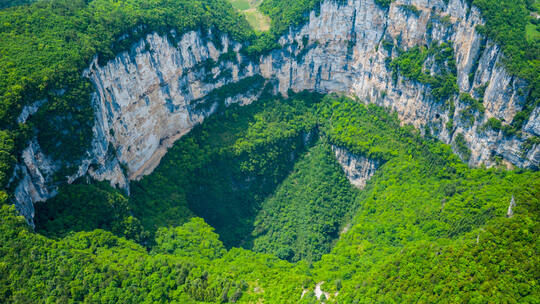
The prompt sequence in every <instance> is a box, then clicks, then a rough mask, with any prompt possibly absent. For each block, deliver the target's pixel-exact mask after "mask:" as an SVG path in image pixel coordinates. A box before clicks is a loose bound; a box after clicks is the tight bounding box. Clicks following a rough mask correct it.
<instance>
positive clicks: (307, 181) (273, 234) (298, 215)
mask: <svg viewBox="0 0 540 304" xmlns="http://www.w3.org/2000/svg"><path fill="white" fill-rule="evenodd" d="M355 195H356V191H354V190H353V189H352V186H351V185H350V183H349V181H348V180H347V179H346V177H345V176H344V174H343V172H342V171H341V168H340V167H339V164H338V163H337V162H336V160H335V156H334V155H333V152H332V150H331V149H330V147H329V145H328V143H324V142H321V143H319V144H317V145H315V146H314V147H313V148H311V149H309V150H308V152H307V153H306V154H305V155H304V156H303V157H302V158H301V159H300V160H299V161H298V162H297V163H296V165H295V167H294V169H293V172H291V174H290V175H289V176H288V177H287V178H286V179H285V180H284V181H283V183H282V184H281V185H280V186H279V187H278V188H277V189H276V191H275V193H274V194H273V195H272V196H271V197H269V198H268V199H267V200H265V201H264V202H263V204H262V205H261V207H260V208H261V211H260V212H259V213H258V215H257V218H256V219H255V222H254V224H253V226H254V228H253V232H252V234H253V236H254V240H253V250H254V251H257V252H267V253H273V254H275V255H276V256H278V257H279V258H281V259H286V260H289V261H294V262H296V261H299V260H307V261H313V260H318V259H320V257H321V255H322V254H324V253H327V252H329V251H330V249H331V247H332V245H333V243H334V240H335V239H337V237H338V235H339V232H340V230H341V229H342V228H343V226H344V225H345V224H346V223H347V220H349V219H350V216H351V214H352V212H353V211H355V209H356V207H357V205H356V200H355Z"/></svg>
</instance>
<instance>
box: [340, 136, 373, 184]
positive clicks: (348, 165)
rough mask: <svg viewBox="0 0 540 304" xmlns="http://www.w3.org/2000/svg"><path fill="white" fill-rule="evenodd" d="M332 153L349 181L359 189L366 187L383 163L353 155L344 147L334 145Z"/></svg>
mask: <svg viewBox="0 0 540 304" xmlns="http://www.w3.org/2000/svg"><path fill="white" fill-rule="evenodd" d="M332 151H334V154H335V155H336V159H337V161H338V163H339V164H340V165H341V167H342V168H343V171H344V172H345V176H347V179H348V180H349V181H350V182H351V184H352V185H353V186H355V187H357V188H359V189H364V188H365V187H366V183H367V182H368V181H369V180H370V179H371V178H372V177H373V175H374V174H375V171H376V170H377V168H379V167H380V166H381V162H380V161H378V160H373V159H369V158H367V157H364V156H362V155H356V154H352V153H351V152H349V151H347V149H344V148H342V147H338V146H335V145H332Z"/></svg>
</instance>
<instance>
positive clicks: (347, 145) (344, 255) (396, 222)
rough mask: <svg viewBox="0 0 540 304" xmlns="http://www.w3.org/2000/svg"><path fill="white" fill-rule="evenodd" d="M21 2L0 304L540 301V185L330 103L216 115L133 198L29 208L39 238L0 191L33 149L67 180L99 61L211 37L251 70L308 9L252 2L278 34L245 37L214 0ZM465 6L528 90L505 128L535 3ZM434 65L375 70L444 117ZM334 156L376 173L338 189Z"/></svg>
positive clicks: (407, 56)
mask: <svg viewBox="0 0 540 304" xmlns="http://www.w3.org/2000/svg"><path fill="white" fill-rule="evenodd" d="M338 1H341V0H338ZM19 2H20V1H8V2H0V8H3V7H4V6H7V5H4V3H8V4H9V6H11V5H14V6H13V7H8V8H5V9H2V10H1V11H0V35H1V37H2V38H1V39H0V128H1V130H0V186H1V187H2V189H3V190H2V191H1V192H0V303H321V302H324V303H411V302H415V303H416V302H419V303H539V302H540V288H539V286H538V284H539V282H540V275H539V273H540V266H539V265H540V252H539V251H540V241H539V240H540V238H539V237H538V235H539V233H540V224H539V223H540V222H539V220H540V219H539V215H540V210H539V206H540V172H538V171H531V170H522V169H515V170H507V168H503V167H502V165H501V167H494V168H490V169H487V168H469V167H467V166H466V165H465V164H464V163H463V162H462V161H461V160H460V158H459V157H458V156H457V155H455V154H453V153H452V149H451V148H450V146H448V145H445V144H442V143H441V142H439V141H438V140H436V139H435V138H433V137H431V136H430V134H429V132H426V133H425V134H421V133H423V132H420V131H419V130H417V129H415V128H414V127H412V126H408V125H402V123H401V122H400V121H399V120H398V118H397V114H395V113H389V112H388V110H387V109H384V108H382V107H378V106H375V105H366V104H365V103H364V102H363V101H361V100H353V99H351V98H347V97H342V96H338V95H328V96H321V95H317V94H311V93H300V94H293V93H292V92H291V93H290V98H287V99H286V98H282V97H276V96H272V95H270V94H267V93H268V92H267V91H264V92H263V94H262V95H261V96H262V97H261V98H260V99H259V100H257V101H255V102H253V103H252V104H250V105H246V106H238V105H233V106H230V107H228V108H225V107H220V108H219V110H218V111H217V113H215V115H214V116H212V117H210V118H208V119H206V120H205V122H204V123H203V124H201V125H198V126H196V127H195V128H194V129H193V130H192V131H191V132H190V133H189V134H187V135H185V136H184V137H182V138H181V139H180V140H178V141H177V142H176V143H175V144H174V145H173V147H171V148H170V149H169V150H168V153H167V155H166V156H165V157H164V158H163V159H162V160H161V163H160V165H159V166H158V167H157V168H156V169H155V170H154V172H153V173H152V174H150V175H148V176H145V177H144V178H142V179H141V180H138V181H133V182H131V184H130V190H131V192H130V194H129V195H127V193H124V192H123V191H121V190H118V189H114V188H112V187H110V186H109V185H107V184H106V183H98V182H96V181H92V180H90V179H89V178H86V177H84V178H81V179H79V180H77V181H75V182H74V183H73V184H71V185H63V186H61V187H60V188H59V193H58V195H57V196H56V197H54V198H52V199H50V200H49V201H47V202H44V203H38V204H36V217H35V224H36V227H35V230H34V229H32V228H31V227H29V226H28V225H27V223H26V222H25V219H24V218H23V217H21V216H18V213H17V211H16V210H15V208H14V207H13V206H12V205H11V198H10V197H9V195H11V194H12V192H13V189H6V188H5V187H6V185H7V184H8V181H9V180H10V177H11V174H12V172H13V164H14V163H15V162H17V161H18V158H20V152H21V150H22V149H23V148H24V147H25V146H26V144H27V142H28V140H30V138H32V137H33V136H37V138H38V141H39V142H40V145H41V146H42V148H43V149H44V151H45V152H46V153H48V154H49V155H51V156H52V157H53V158H55V159H59V160H62V161H64V162H66V163H67V165H66V167H67V168H68V169H73V168H74V167H73V165H75V164H76V163H77V161H78V160H80V156H81V155H83V154H84V153H85V151H86V149H87V147H88V146H89V145H90V141H89V138H91V135H90V134H91V133H90V131H91V128H92V125H93V121H94V118H93V110H92V108H91V105H90V94H91V92H92V90H93V88H92V86H91V84H90V83H89V82H88V81H87V80H84V78H82V77H81V72H82V69H84V68H85V67H87V65H88V64H89V62H90V61H91V60H92V58H93V57H94V56H98V60H101V61H103V60H106V59H109V58H112V57H113V56H115V55H116V54H117V53H118V52H119V51H121V50H126V49H127V48H129V47H130V46H131V45H132V43H133V42H134V41H136V40H138V39H140V38H141V37H142V36H143V35H145V34H146V33H148V32H150V31H157V32H159V33H161V34H164V35H172V34H171V33H170V30H171V29H175V30H176V31H177V32H178V33H182V32H185V31H188V30H201V31H202V32H203V33H204V35H208V37H206V38H208V39H213V38H216V37H214V36H213V34H207V33H208V30H209V29H211V30H214V29H217V30H218V31H220V32H224V33H227V34H229V35H230V36H231V37H233V38H234V39H236V40H239V41H242V42H245V45H246V48H245V49H244V50H243V51H244V52H245V53H247V54H248V55H252V57H253V56H255V55H257V54H260V52H264V51H268V50H271V49H273V48H275V47H277V44H276V41H277V38H278V37H280V36H281V35H282V34H283V33H285V32H286V31H287V30H288V29H289V28H290V26H293V27H295V26H299V25H301V24H302V23H303V22H305V21H306V18H307V16H308V15H307V13H308V12H309V11H311V10H313V9H317V6H318V5H319V4H320V2H321V1H320V0H302V1H290V0H289V1H285V0H264V1H263V2H262V4H261V5H260V11H261V12H263V13H265V14H267V15H268V16H269V17H270V18H271V20H272V25H271V29H270V30H269V31H266V32H258V33H255V32H254V31H253V30H252V29H251V28H250V27H249V25H248V23H247V22H246V20H245V19H244V18H242V17H241V16H239V15H237V14H236V13H235V10H234V8H233V6H231V5H230V3H228V2H227V1H226V0H200V1H192V0H151V1H148V0H92V1H86V0H72V1H67V0H40V1H38V2H37V3H34V4H32V5H30V6H26V5H22V6H18V4H20V3H19ZM391 2H392V1H391V0H376V3H377V4H378V5H380V6H381V7H382V8H386V7H388V6H389V5H390V3H391ZM469 3H472V4H474V5H476V6H477V7H478V8H480V9H481V11H482V14H483V16H484V18H485V20H486V25H485V27H480V28H479V30H480V31H481V32H482V33H484V34H485V35H486V37H488V38H490V39H492V40H494V41H496V42H497V43H499V44H500V45H501V47H502V48H503V50H504V52H505V54H506V55H507V58H506V59H507V60H506V61H505V65H506V67H507V68H508V69H509V71H510V72H511V73H513V74H515V75H517V76H520V77H523V78H525V79H526V80H528V81H529V82H530V84H531V86H532V89H533V90H532V93H531V95H530V96H529V97H528V101H527V106H526V107H525V109H524V111H523V112H521V113H518V114H517V115H516V118H515V119H514V122H513V124H512V125H510V126H507V128H514V129H515V130H518V129H519V128H520V127H521V125H520V124H523V122H524V121H525V117H527V116H528V115H529V114H530V111H532V109H533V106H535V105H536V104H537V103H538V101H537V100H538V94H539V93H538V87H539V85H538V79H539V78H538V77H539V75H538V74H539V73H538V70H539V66H538V64H539V62H540V61H539V58H538V56H539V52H538V50H539V48H538V43H539V41H538V40H537V39H534V37H533V38H531V37H532V36H531V34H530V28H531V24H532V25H536V24H537V20H536V19H534V20H533V19H532V18H533V17H531V16H532V15H531V12H534V11H536V12H537V11H538V1H530V0H502V1H496V0H472V1H469ZM244 4H245V2H244ZM235 5H238V3H236V4H235ZM237 8H238V7H237ZM534 18H536V17H534ZM535 22H536V23H535ZM527 30H529V32H527ZM126 33H127V36H123V34H126ZM172 40H173V39H172ZM444 47H445V48H447V46H446V45H445V46H444ZM429 52H437V53H439V54H441V56H440V57H441V58H442V59H443V60H442V61H443V62H442V64H444V65H445V66H446V67H447V68H448V69H449V70H452V69H453V65H452V64H450V63H451V62H452V61H453V60H452V59H451V57H449V55H448V53H445V52H444V50H443V49H438V48H435V49H434V48H433V46H431V47H429V48H423V47H416V48H412V49H410V50H408V51H403V52H401V53H400V55H399V56H398V57H397V58H396V59H395V61H393V62H388V64H389V66H390V67H391V68H393V69H394V70H395V73H396V75H397V73H401V75H403V76H405V77H407V78H410V79H413V80H417V81H420V82H426V83H431V84H432V85H433V87H434V88H435V89H438V90H437V91H436V92H437V94H440V95H438V97H440V98H441V99H444V97H447V96H448V95H451V94H453V93H456V92H455V82H456V80H455V77H453V75H454V74H455V73H445V74H444V75H442V76H445V77H441V78H435V77H433V76H431V75H428V74H427V73H426V72H425V71H424V70H423V68H424V67H423V64H424V63H423V61H424V59H425V56H426V54H428V53H429ZM445 58H446V60H444V59H445ZM253 79H255V78H248V79H247V80H248V81H250V80H253ZM223 88H224V89H223ZM223 88H222V89H221V91H220V90H218V93H216V94H215V95H213V96H212V98H215V99H216V100H217V101H219V104H220V105H223V104H224V101H223V98H221V97H223V96H222V95H220V93H223V94H225V93H227V92H224V91H225V90H232V89H231V88H232V87H231V86H225V87H223ZM469 97H470V96H469ZM44 98H46V99H47V100H48V101H49V102H48V103H46V104H44V105H43V106H42V107H41V108H40V109H39V111H38V112H37V113H36V115H34V116H32V117H31V118H30V120H28V121H27V122H25V123H20V121H17V117H18V116H19V113H20V112H21V110H22V108H23V107H24V106H25V105H28V104H30V103H32V102H34V101H39V100H41V99H44ZM460 98H462V99H467V96H465V95H462V96H461V97H460ZM470 99H472V100H469V101H470V102H471V104H470V106H471V107H472V106H478V105H477V101H476V100H474V98H472V97H470ZM202 106H204V105H202ZM497 123H498V124H497ZM491 124H493V125H494V128H499V129H501V128H502V126H501V122H500V121H493V120H492V121H491ZM461 138H462V137H461ZM65 143H69V145H65ZM457 144H458V145H459V143H457ZM331 145H335V146H339V147H341V148H343V149H346V150H347V151H349V152H350V153H352V154H354V155H358V156H362V157H367V158H369V159H373V160H377V161H379V162H380V163H381V166H380V167H379V168H377V171H376V173H375V175H374V176H373V177H372V178H371V180H369V181H368V182H367V186H366V187H365V188H364V189H362V190H359V189H355V188H353V187H352V186H351V185H350V184H349V182H348V180H347V179H346V177H345V174H344V173H343V171H342V168H341V167H340V165H339V163H338V162H337V161H336V159H335V155H334V153H333V151H332V150H331ZM458 148H459V147H458ZM462 148H463V149H458V150H459V152H460V153H461V154H467V153H468V151H467V148H466V146H463V147H462ZM461 156H463V155H461ZM462 158H465V157H462ZM63 173H65V172H63ZM11 185H13V183H12V184H11ZM318 288H320V289H322V294H323V295H322V296H321V295H320V293H319V292H317V293H316V292H315V290H318Z"/></svg>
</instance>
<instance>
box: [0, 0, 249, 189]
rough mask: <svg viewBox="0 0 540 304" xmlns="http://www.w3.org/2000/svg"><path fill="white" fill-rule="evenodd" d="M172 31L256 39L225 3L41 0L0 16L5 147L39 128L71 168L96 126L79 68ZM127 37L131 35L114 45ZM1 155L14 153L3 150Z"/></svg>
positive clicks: (46, 145) (7, 167) (0, 123)
mask: <svg viewBox="0 0 540 304" xmlns="http://www.w3.org/2000/svg"><path fill="white" fill-rule="evenodd" d="M171 29H175V30H176V32H177V34H181V33H183V32H185V31H187V30H197V29H202V30H203V32H205V31H206V29H217V30H219V31H222V32H225V33H229V34H230V35H231V36H232V37H234V38H235V39H237V40H249V39H251V38H252V37H253V33H252V31H251V30H250V27H249V25H248V24H247V22H246V21H245V19H243V18H240V17H239V16H238V15H237V14H236V13H235V11H234V9H233V8H232V6H231V5H230V4H229V3H228V2H227V1H225V0H209V1H206V0H205V1H192V0H159V1H151V2H148V1H143V0H122V1H109V0H94V1H84V0H75V1H71V0H70V1H67V0H44V1H38V2H37V3H35V4H33V5H30V6H18V7H12V8H7V9H3V10H1V11H0V35H1V36H2V39H1V40H0V54H1V56H0V128H1V129H2V130H4V132H3V133H1V136H2V141H9V140H16V141H17V142H18V143H20V146H18V147H16V148H17V149H19V150H20V149H21V148H23V147H24V144H25V143H26V142H27V140H28V139H29V138H30V137H32V134H33V133H34V130H37V134H38V140H39V143H40V145H41V147H43V149H44V150H45V152H46V153H47V154H49V155H51V156H53V157H54V159H56V160H60V161H63V162H66V163H67V164H66V165H65V166H67V167H69V166H70V165H74V164H76V161H77V160H78V159H79V158H80V157H81V155H82V154H83V153H84V151H86V149H87V147H88V146H89V144H90V141H89V140H87V139H88V138H89V137H90V134H91V133H90V132H91V128H92V125H93V119H92V117H93V110H92V108H91V105H90V93H91V91H92V89H91V85H90V83H89V82H88V80H85V79H84V78H82V77H81V73H82V69H84V68H86V67H87V65H88V64H89V62H90V61H91V59H92V58H93V57H94V56H95V55H96V54H98V56H99V59H100V60H101V61H103V60H106V59H108V58H111V57H113V56H114V55H115V54H116V53H118V52H119V51H121V50H126V49H127V48H128V47H129V46H130V45H131V44H132V43H133V42H134V41H136V40H138V39H140V38H141V37H142V36H143V35H145V34H146V33H148V32H149V31H158V32H160V33H164V34H165V33H169V31H170V30H171ZM125 33H128V37H124V38H123V39H122V40H119V37H120V36H121V35H122V34H125ZM42 99H46V100H48V102H46V103H45V105H44V106H42V107H41V108H40V110H39V112H38V113H37V114H36V115H35V116H33V117H32V118H31V120H30V122H29V124H26V125H21V124H19V122H20V121H19V122H18V121H17V117H18V116H19V113H20V112H21V110H22V108H23V106H25V105H28V104H30V103H32V102H35V101H37V100H42ZM63 143H69V144H63ZM2 148H4V147H2ZM2 152H3V153H4V152H5V153H10V154H11V155H13V154H12V153H13V152H14V151H13V149H11V150H10V147H7V149H4V150H2ZM3 165H4V166H2V168H0V169H2V172H1V173H0V175H8V174H11V170H12V169H11V167H12V163H11V162H9V161H8V162H6V163H3ZM4 185H5V184H2V186H4Z"/></svg>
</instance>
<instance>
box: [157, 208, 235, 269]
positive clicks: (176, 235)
mask: <svg viewBox="0 0 540 304" xmlns="http://www.w3.org/2000/svg"><path fill="white" fill-rule="evenodd" d="M218 237H219V236H218V235H217V234H215V233H214V228H212V227H210V226H209V225H208V224H206V223H205V222H204V220H203V219H201V218H192V219H191V220H190V221H189V222H187V223H185V224H184V225H182V226H180V227H174V228H160V229H159V230H158V231H157V233H156V245H155V246H154V247H153V249H152V252H153V253H162V254H174V255H175V256H182V257H192V258H193V257H198V258H205V259H209V260H213V259H217V258H220V257H221V256H223V254H224V253H225V247H224V246H223V243H221V242H220V241H219V239H218Z"/></svg>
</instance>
